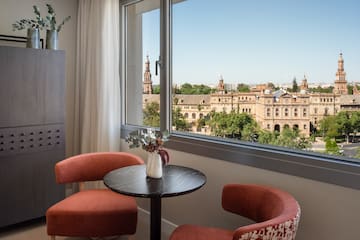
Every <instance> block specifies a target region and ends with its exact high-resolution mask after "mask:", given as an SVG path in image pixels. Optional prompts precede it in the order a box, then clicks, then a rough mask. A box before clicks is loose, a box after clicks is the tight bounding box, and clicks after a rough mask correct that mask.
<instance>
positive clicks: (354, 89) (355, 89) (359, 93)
mask: <svg viewBox="0 0 360 240" xmlns="http://www.w3.org/2000/svg"><path fill="white" fill-rule="evenodd" d="M353 95H360V92H359V90H358V89H357V86H356V83H355V82H354V86H353Z"/></svg>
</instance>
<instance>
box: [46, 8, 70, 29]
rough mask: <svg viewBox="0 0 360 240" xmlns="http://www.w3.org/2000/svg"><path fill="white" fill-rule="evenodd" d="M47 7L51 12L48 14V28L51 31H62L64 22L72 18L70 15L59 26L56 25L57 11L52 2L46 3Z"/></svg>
mask: <svg viewBox="0 0 360 240" xmlns="http://www.w3.org/2000/svg"><path fill="white" fill-rule="evenodd" d="M46 7H47V9H48V14H49V15H47V16H46V28H47V29H48V30H51V31H57V32H60V30H61V28H62V26H64V24H65V23H66V22H67V21H69V20H70V16H67V17H66V18H64V20H63V21H62V22H61V23H60V24H59V25H58V26H56V18H55V15H56V13H55V10H54V8H53V7H52V6H51V5H50V4H46Z"/></svg>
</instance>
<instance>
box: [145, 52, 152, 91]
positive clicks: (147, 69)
mask: <svg viewBox="0 0 360 240" xmlns="http://www.w3.org/2000/svg"><path fill="white" fill-rule="evenodd" d="M152 92H153V88H152V81H151V72H150V60H149V55H147V56H146V61H145V72H144V82H143V93H144V94H152Z"/></svg>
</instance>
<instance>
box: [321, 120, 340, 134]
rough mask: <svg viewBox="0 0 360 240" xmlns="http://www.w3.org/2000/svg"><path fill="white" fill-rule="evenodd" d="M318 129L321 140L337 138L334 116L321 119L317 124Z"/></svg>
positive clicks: (337, 132)
mask: <svg viewBox="0 0 360 240" xmlns="http://www.w3.org/2000/svg"><path fill="white" fill-rule="evenodd" d="M319 127H320V132H321V133H322V136H323V138H325V137H328V138H335V137H337V136H339V131H338V126H337V123H336V116H327V117H325V118H323V119H322V120H321V121H320V123H319Z"/></svg>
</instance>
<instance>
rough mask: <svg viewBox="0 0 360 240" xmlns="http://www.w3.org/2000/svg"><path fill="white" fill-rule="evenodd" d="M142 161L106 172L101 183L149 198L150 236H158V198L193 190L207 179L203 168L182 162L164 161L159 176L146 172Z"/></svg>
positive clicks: (158, 237)
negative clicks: (166, 162)
mask: <svg viewBox="0 0 360 240" xmlns="http://www.w3.org/2000/svg"><path fill="white" fill-rule="evenodd" d="M145 171H146V166H145V165H134V166H129V167H123V168H119V169H116V170H113V171H111V172H109V173H108V174H106V175H105V177H104V184H105V185H106V186H107V187H108V188H110V189H111V190H113V191H115V192H117V193H121V194H124V195H129V196H134V197H143V198H150V200H151V208H150V239H151V240H160V239H161V198H163V197H173V196H179V195H183V194H187V193H190V192H193V191H195V190H197V189H199V188H201V187H202V186H203V185H204V184H205V183H206V176H205V174H203V173H202V172H200V171H198V170H195V169H192V168H188V167H182V166H176V165H167V166H165V167H164V171H163V177H162V178H160V179H155V178H149V177H147V176H146V173H145Z"/></svg>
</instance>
